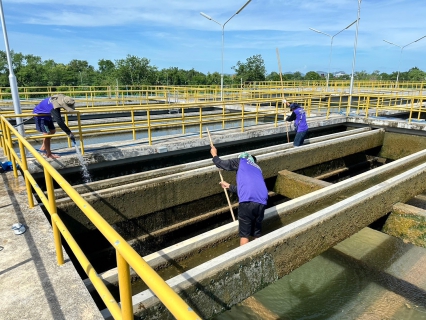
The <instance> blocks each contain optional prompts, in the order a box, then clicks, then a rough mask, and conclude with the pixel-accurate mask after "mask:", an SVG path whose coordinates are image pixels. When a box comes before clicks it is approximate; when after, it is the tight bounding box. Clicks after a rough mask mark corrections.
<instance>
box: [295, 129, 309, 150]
mask: <svg viewBox="0 0 426 320" xmlns="http://www.w3.org/2000/svg"><path fill="white" fill-rule="evenodd" d="M307 133H308V130H306V131H302V132H298V133H296V136H295V137H294V141H293V146H295V147H300V146H301V145H302V144H303V142H304V141H305V137H306V134H307Z"/></svg>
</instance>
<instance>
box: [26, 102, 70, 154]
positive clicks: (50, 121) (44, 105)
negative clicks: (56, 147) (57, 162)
mask: <svg viewBox="0 0 426 320" xmlns="http://www.w3.org/2000/svg"><path fill="white" fill-rule="evenodd" d="M61 108H64V109H65V110H66V111H74V110H75V102H74V99H72V98H71V97H68V96H65V95H63V94H56V95H53V96H51V97H50V98H46V99H44V100H42V101H41V102H40V103H39V104H38V105H37V106H36V107H35V108H34V110H33V114H36V116H34V119H35V124H36V129H37V131H39V132H41V133H43V135H50V134H54V133H55V132H56V130H55V125H54V121H56V123H57V124H58V125H59V127H60V128H61V129H62V130H63V131H64V132H65V133H66V134H67V135H68V136H69V137H70V138H71V140H72V141H73V143H74V144H75V138H74V135H73V134H72V132H71V130H70V129H69V128H68V127H67V125H66V124H65V122H64V120H62V117H61ZM38 114H40V116H39V115H38ZM50 139H51V138H50V137H46V138H44V139H43V144H42V145H41V147H40V151H41V152H43V153H46V157H47V158H51V159H56V158H59V156H58V155H56V154H53V153H52V151H51V149H50Z"/></svg>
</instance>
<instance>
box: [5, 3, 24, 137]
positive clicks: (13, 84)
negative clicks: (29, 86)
mask: <svg viewBox="0 0 426 320" xmlns="http://www.w3.org/2000/svg"><path fill="white" fill-rule="evenodd" d="M0 17H1V24H2V28H3V37H4V45H5V47H6V56H7V63H8V65H9V84H10V91H11V93H12V101H13V109H14V111H15V114H21V101H20V99H19V91H18V83H17V81H16V77H15V74H14V73H13V66H12V59H11V58H10V49H9V40H8V39H7V31H6V23H5V21H4V14H3V3H2V1H1V0H0ZM21 124H22V119H21V118H16V125H17V126H18V132H19V134H20V135H22V136H24V135H25V131H24V128H23V127H22V126H21Z"/></svg>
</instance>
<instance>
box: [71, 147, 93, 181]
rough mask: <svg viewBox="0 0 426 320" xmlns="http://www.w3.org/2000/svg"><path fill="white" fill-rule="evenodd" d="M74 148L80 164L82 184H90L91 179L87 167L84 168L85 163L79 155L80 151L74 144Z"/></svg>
mask: <svg viewBox="0 0 426 320" xmlns="http://www.w3.org/2000/svg"><path fill="white" fill-rule="evenodd" d="M74 147H75V153H76V154H77V158H78V160H79V161H80V164H81V173H82V177H83V182H84V183H88V182H92V177H91V176H90V173H89V170H88V169H87V166H86V162H85V161H84V158H83V156H82V155H81V153H80V149H79V148H78V146H77V145H76V144H75V145H74Z"/></svg>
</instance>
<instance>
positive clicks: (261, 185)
mask: <svg viewBox="0 0 426 320" xmlns="http://www.w3.org/2000/svg"><path fill="white" fill-rule="evenodd" d="M210 153H211V155H212V156H213V162H214V164H215V165H216V167H218V168H220V169H223V170H227V171H237V179H236V180H237V185H236V186H234V185H231V184H229V183H228V182H226V181H221V182H220V184H221V186H222V188H224V189H229V191H231V192H233V193H237V194H238V199H239V207H238V223H239V235H240V245H241V246H242V245H244V244H246V243H248V242H249V237H254V238H259V237H260V236H261V233H262V221H263V217H264V214H265V208H266V203H267V201H268V189H267V188H266V184H265V180H264V179H263V175H262V169H260V167H259V166H258V165H257V164H256V157H255V156H252V155H250V154H248V153H247V152H243V153H241V154H240V155H239V156H238V158H233V159H229V160H222V159H220V158H219V157H218V156H217V149H216V148H215V147H214V146H212V147H211V149H210Z"/></svg>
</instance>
